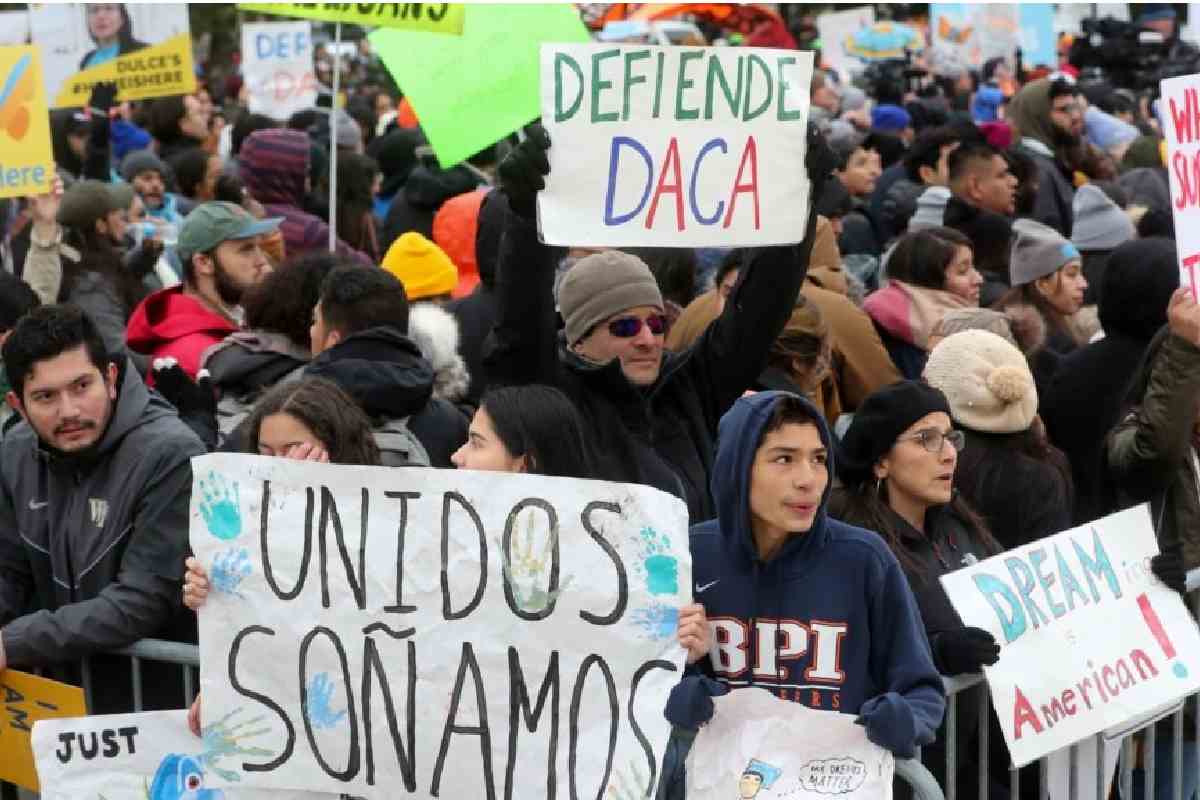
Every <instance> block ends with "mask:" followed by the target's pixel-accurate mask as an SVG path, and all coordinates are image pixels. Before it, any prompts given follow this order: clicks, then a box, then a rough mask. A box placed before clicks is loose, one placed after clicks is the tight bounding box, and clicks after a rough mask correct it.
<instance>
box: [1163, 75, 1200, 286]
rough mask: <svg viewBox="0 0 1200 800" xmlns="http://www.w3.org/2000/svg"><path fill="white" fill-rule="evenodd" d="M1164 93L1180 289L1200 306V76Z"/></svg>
mask: <svg viewBox="0 0 1200 800" xmlns="http://www.w3.org/2000/svg"><path fill="white" fill-rule="evenodd" d="M1160 91H1161V93H1162V97H1161V100H1160V101H1159V103H1160V106H1161V108H1162V121H1163V133H1164V134H1166V138H1167V175H1168V177H1169V179H1170V182H1171V211H1172V213H1173V214H1174V216H1175V252H1176V257H1177V258H1178V259H1179V285H1180V286H1186V287H1188V288H1189V289H1191V290H1192V299H1193V300H1196V301H1197V302H1200V293H1198V292H1200V290H1198V289H1197V286H1196V281H1197V276H1196V272H1197V269H1198V268H1200V75H1184V76H1183V77H1180V78H1168V79H1167V80H1165V81H1163V82H1162V84H1161V85H1160Z"/></svg>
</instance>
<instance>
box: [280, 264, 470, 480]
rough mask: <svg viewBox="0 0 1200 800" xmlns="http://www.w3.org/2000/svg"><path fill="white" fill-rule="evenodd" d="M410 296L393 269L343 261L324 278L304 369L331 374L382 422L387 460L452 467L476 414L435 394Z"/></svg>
mask: <svg viewBox="0 0 1200 800" xmlns="http://www.w3.org/2000/svg"><path fill="white" fill-rule="evenodd" d="M407 334H408V297H407V296H406V295H405V293H404V285H403V284H402V283H400V281H399V280H397V279H396V277H395V276H393V275H392V274H391V273H389V272H386V271H384V270H382V269H378V268H375V267H362V266H349V265H347V266H340V267H337V268H336V269H334V270H333V271H332V272H330V273H329V274H328V275H327V276H326V277H325V281H324V282H323V283H322V284H321V299H320V301H319V302H318V303H317V305H316V307H315V308H314V310H313V325H312V330H311V331H310V337H311V349H312V354H313V360H312V363H310V364H309V366H308V369H306V370H305V372H304V374H305V375H307V376H313V377H318V378H328V379H329V380H331V381H333V382H334V383H335V384H337V385H338V386H339V387H341V388H342V389H343V390H344V391H345V392H346V393H347V394H348V395H350V396H351V397H353V398H354V399H355V400H357V401H358V403H359V405H361V406H362V407H363V410H364V411H366V412H367V416H369V417H371V418H372V420H373V421H374V422H375V424H376V429H375V439H376V443H377V444H378V445H379V450H380V452H381V453H382V454H383V461H384V464H386V465H388V466H399V465H402V464H412V465H422V466H434V467H443V468H449V467H450V466H451V461H450V457H451V456H452V455H453V454H454V451H455V450H457V449H458V448H459V447H460V446H461V445H462V443H463V442H465V441H466V440H467V428H468V420H467V418H466V416H465V415H464V414H463V412H462V411H460V410H459V409H458V408H456V407H455V406H454V405H453V404H451V403H449V402H447V401H445V400H441V399H438V398H435V397H434V396H433V382H434V371H433V367H432V366H431V365H430V363H429V361H427V360H426V359H425V357H424V356H422V355H421V351H420V349H419V348H418V347H417V345H416V344H414V343H413V341H412V340H411V339H409V338H408V335H407Z"/></svg>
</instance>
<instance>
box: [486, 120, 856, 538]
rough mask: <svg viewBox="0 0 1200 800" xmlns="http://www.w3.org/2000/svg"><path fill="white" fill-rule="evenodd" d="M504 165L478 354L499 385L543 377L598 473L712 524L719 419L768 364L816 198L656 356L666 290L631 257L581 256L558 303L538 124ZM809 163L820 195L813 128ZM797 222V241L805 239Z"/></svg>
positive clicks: (822, 157)
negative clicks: (713, 311) (683, 339)
mask: <svg viewBox="0 0 1200 800" xmlns="http://www.w3.org/2000/svg"><path fill="white" fill-rule="evenodd" d="M528 133H529V135H528V137H527V138H526V139H525V141H523V142H522V143H521V144H520V145H518V146H517V149H516V150H514V151H513V152H512V153H511V154H510V155H509V156H508V157H507V158H505V160H504V163H502V164H501V165H500V170H499V172H500V183H501V191H503V192H504V193H505V194H506V195H507V197H508V202H509V206H510V208H511V213H509V214H507V215H506V217H505V224H504V235H503V239H502V247H501V253H500V261H499V266H498V268H497V276H496V287H497V288H496V291H497V295H498V297H499V311H498V316H497V321H496V325H495V327H494V328H493V330H492V334H491V338H490V339H489V345H488V347H489V350H488V352H487V355H486V356H485V358H484V366H485V368H486V369H487V370H488V378H489V381H490V382H491V383H493V384H510V385H511V384H524V383H546V384H548V385H551V386H556V387H557V388H559V389H562V390H563V392H564V393H565V394H566V395H567V396H568V397H569V398H571V400H572V402H574V403H575V404H576V406H577V407H578V408H579V410H580V413H581V414H582V415H583V418H584V420H585V422H586V424H587V429H588V434H589V435H590V436H592V437H594V438H595V441H593V442H591V443H590V445H591V446H592V447H593V453H594V454H595V456H596V461H597V464H596V466H597V472H598V473H600V475H601V477H603V478H604V479H606V480H613V481H623V482H626V483H641V484H645V485H648V486H654V487H655V488H659V489H662V490H663V491H666V492H670V493H673V494H677V495H679V496H681V497H684V498H685V499H686V500H687V503H688V511H689V513H690V515H691V519H692V520H693V521H700V520H705V519H711V518H712V517H713V515H714V513H715V510H716V508H715V505H714V503H713V500H712V497H711V496H710V494H709V488H708V482H709V477H710V475H711V473H712V465H713V443H714V439H715V436H716V429H717V423H718V421H719V420H720V418H721V416H722V415H723V414H724V413H725V411H727V410H728V409H729V407H730V406H732V405H733V403H734V401H735V400H737V398H738V397H740V396H741V395H742V393H743V392H745V391H746V390H747V389H749V388H750V387H751V386H752V385H753V384H754V381H755V379H756V378H757V377H758V376H759V374H760V373H761V372H762V371H763V369H764V368H765V367H766V365H767V356H768V353H769V351H770V349H771V344H772V343H773V342H774V341H775V340H776V339H777V338H778V336H779V333H780V331H782V330H783V328H784V326H785V325H786V324H787V321H788V317H789V316H790V315H791V313H792V309H793V308H794V307H795V305H796V298H797V297H798V296H799V294H800V288H801V286H802V285H803V283H804V277H805V275H806V274H807V272H808V264H809V259H810V256H811V254H812V249H813V243H814V241H815V240H816V234H815V231H816V226H817V213H816V204H815V203H810V204H809V214H808V221H807V225H806V228H805V230H804V232H803V238H802V241H800V242H799V243H797V244H789V245H779V246H775V247H764V248H762V249H760V250H756V251H754V252H752V253H750V254H749V255H748V257H747V259H746V263H745V265H744V266H743V267H742V268H741V269H740V270H739V276H740V277H739V278H738V284H737V285H736V286H735V287H734V289H733V292H732V294H731V295H730V296H729V299H728V301H727V302H726V303H725V310H724V312H722V314H721V316H719V317H718V318H717V319H716V320H715V321H714V322H713V323H712V324H710V325H709V326H708V327H707V328H706V329H705V332H704V333H703V334H702V335H701V336H700V338H699V339H698V340H697V341H696V343H695V344H693V345H692V346H691V347H690V348H689V349H688V350H686V351H685V352H683V353H680V354H675V353H669V352H665V351H664V347H663V345H664V340H665V334H666V324H665V322H666V320H665V316H664V314H663V301H662V294H661V292H660V291H659V289H658V284H657V283H656V282H655V280H654V276H653V275H652V274H651V272H650V269H649V268H648V267H647V266H646V264H645V263H644V262H643V261H642V260H641V259H639V258H637V257H635V256H631V255H628V254H626V253H622V252H620V251H616V250H609V251H605V252H600V253H593V254H592V255H589V256H585V257H584V258H581V259H580V260H579V261H578V262H576V263H575V265H574V266H572V267H571V269H570V270H568V271H567V273H566V275H565V276H564V277H563V279H562V281H561V283H560V284H559V289H558V305H559V307H560V309H561V311H562V317H563V320H564V321H565V323H566V324H565V328H564V336H563V337H561V338H560V336H559V333H558V324H557V318H556V314H555V308H554V277H555V275H554V273H555V268H556V266H557V263H558V253H557V251H556V250H555V249H554V248H552V247H550V246H548V245H546V244H544V243H543V242H541V241H539V238H538V230H537V227H538V226H537V223H536V219H535V217H536V213H535V205H536V199H537V192H538V191H540V190H541V189H543V188H545V176H547V175H549V173H550V162H549V159H548V157H547V151H548V150H549V148H550V137H549V135H548V134H547V133H546V131H545V129H543V128H542V127H541V126H540V125H533V126H531V127H530V128H529V131H528ZM806 161H807V163H806V169H807V171H808V175H809V180H810V181H811V182H812V193H813V195H814V196H817V195H819V194H820V191H821V187H822V185H823V184H824V182H825V180H826V178H827V177H828V176H829V175H830V174H831V173H832V171H833V162H834V157H833V154H832V153H831V152H830V151H829V148H828V146H827V145H826V144H825V140H824V138H823V137H822V136H821V134H820V133H819V131H818V130H817V128H816V126H814V125H810V126H809V131H808V148H807V155H806ZM800 233H801V232H800V231H799V230H797V231H796V234H797V238H801V237H800Z"/></svg>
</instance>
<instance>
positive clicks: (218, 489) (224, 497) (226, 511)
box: [200, 472, 242, 541]
mask: <svg viewBox="0 0 1200 800" xmlns="http://www.w3.org/2000/svg"><path fill="white" fill-rule="evenodd" d="M200 496H201V500H200V516H202V517H203V518H204V524H205V525H206V526H208V532H209V533H211V534H212V535H213V536H215V537H217V538H218V539H222V540H225V541H228V540H230V539H236V538H238V537H239V536H241V535H242V511H241V502H240V498H239V496H238V485H237V481H234V482H232V483H229V484H227V483H226V482H225V479H224V478H222V477H221V476H220V475H218V474H216V473H215V472H210V473H208V479H207V480H201V481H200Z"/></svg>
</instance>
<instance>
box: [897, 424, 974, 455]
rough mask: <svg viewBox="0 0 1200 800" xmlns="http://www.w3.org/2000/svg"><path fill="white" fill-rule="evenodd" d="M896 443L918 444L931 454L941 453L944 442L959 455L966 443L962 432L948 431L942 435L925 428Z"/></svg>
mask: <svg viewBox="0 0 1200 800" xmlns="http://www.w3.org/2000/svg"><path fill="white" fill-rule="evenodd" d="M897 441H901V442H903V441H913V442H920V443H921V446H922V447H924V448H925V449H926V450H928V451H929V452H931V453H940V452H942V447H943V446H944V445H945V443H946V442H949V443H950V446H951V447H953V448H954V452H956V453H961V452H962V449H963V447H964V446H965V445H966V443H967V437H966V436H965V435H964V434H963V432H962V431H950V432H949V433H942V432H941V431H939V430H937V429H936V428H926V429H925V430H923V431H917V432H916V433H914V434H912V435H910V436H901V437H900V438H899V439H898V440H897Z"/></svg>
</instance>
